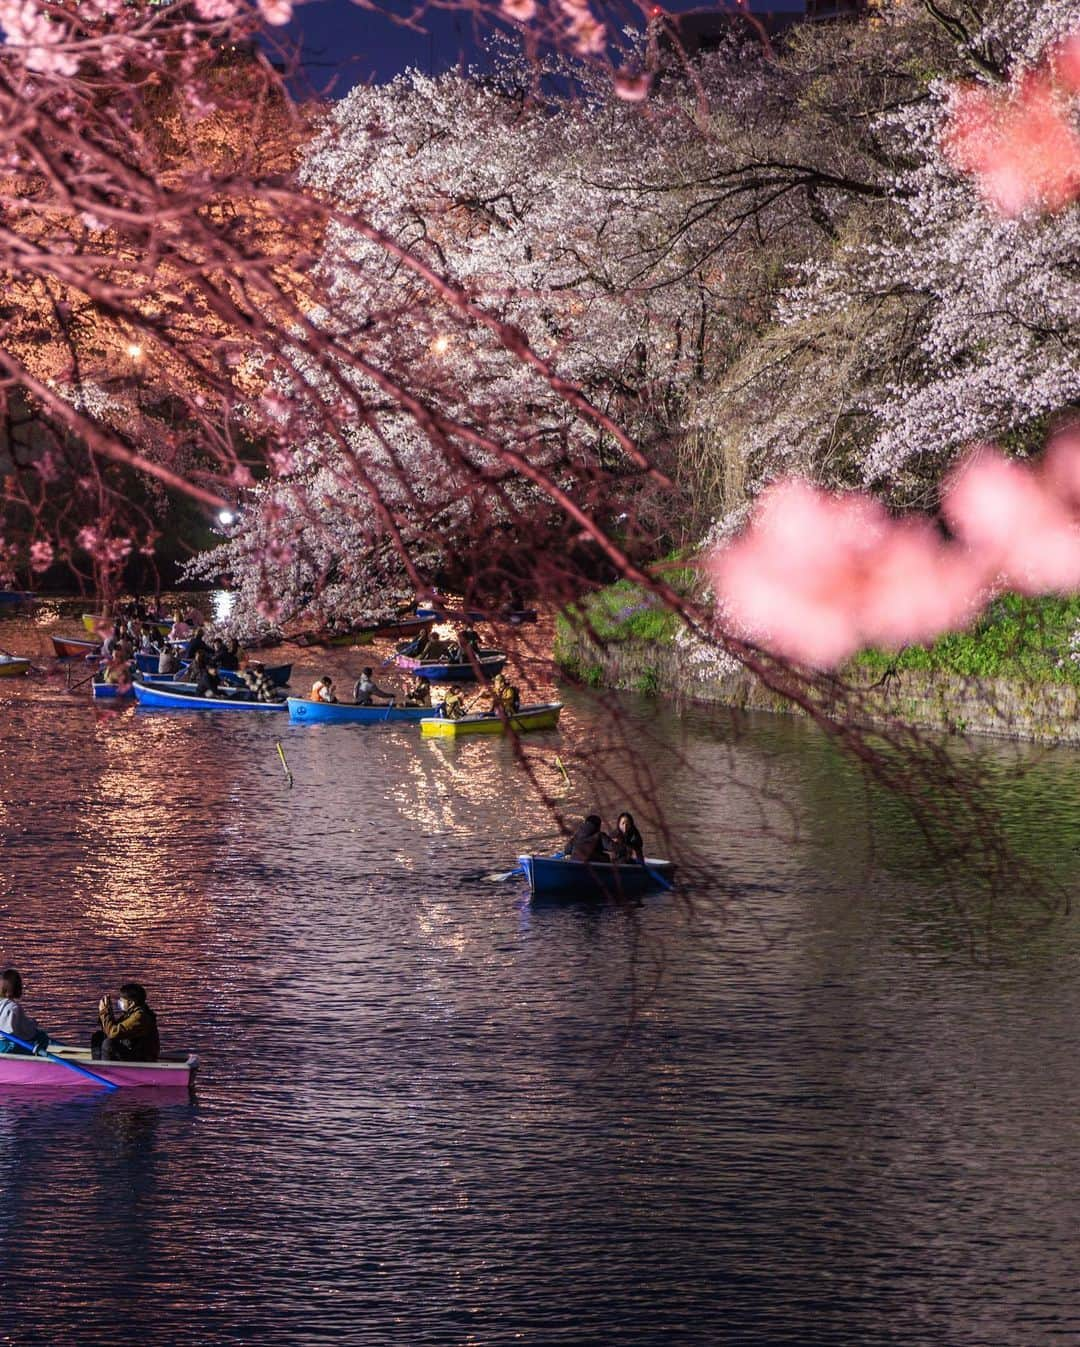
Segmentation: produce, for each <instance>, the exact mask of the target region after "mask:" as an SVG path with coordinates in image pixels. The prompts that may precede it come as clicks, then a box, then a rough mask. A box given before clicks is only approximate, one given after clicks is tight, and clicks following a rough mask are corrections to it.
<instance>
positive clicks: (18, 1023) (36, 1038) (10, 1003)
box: [0, 968, 49, 1053]
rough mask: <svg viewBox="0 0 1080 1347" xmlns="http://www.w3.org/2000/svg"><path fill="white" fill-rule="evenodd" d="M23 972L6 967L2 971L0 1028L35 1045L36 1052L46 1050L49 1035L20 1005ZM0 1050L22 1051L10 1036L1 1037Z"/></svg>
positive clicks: (24, 1050) (23, 1050) (0, 981)
mask: <svg viewBox="0 0 1080 1347" xmlns="http://www.w3.org/2000/svg"><path fill="white" fill-rule="evenodd" d="M22 990H23V985H22V974H21V973H20V972H19V970H18V969H17V968H5V969H4V971H3V972H2V973H0V1029H2V1030H3V1031H4V1033H5V1034H14V1035H15V1037H16V1038H21V1039H23V1041H24V1042H26V1043H32V1044H33V1045H34V1051H35V1052H44V1051H45V1049H46V1048H47V1047H48V1046H49V1035H48V1034H47V1033H46V1032H45V1030H44V1029H43V1028H42V1027H41V1025H40V1024H38V1022H37V1020H35V1019H34V1018H33V1017H32V1016H30V1015H28V1014H27V1013H26V1011H25V1010H23V1008H22V1006H21V1005H19V998H20V997H21V996H22ZM0 1052H21V1053H25V1052H26V1049H25V1048H20V1047H19V1045H18V1044H17V1043H12V1041H11V1039H9V1038H2V1037H0Z"/></svg>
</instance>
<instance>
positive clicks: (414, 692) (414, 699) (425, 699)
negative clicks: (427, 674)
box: [405, 676, 431, 706]
mask: <svg viewBox="0 0 1080 1347" xmlns="http://www.w3.org/2000/svg"><path fill="white" fill-rule="evenodd" d="M405 705H406V706H430V705H431V684H430V683H429V682H428V681H427V679H426V678H420V677H419V676H417V677H416V678H414V679H413V681H412V684H411V685H410V687H409V688H408V690H407V691H406V693H405Z"/></svg>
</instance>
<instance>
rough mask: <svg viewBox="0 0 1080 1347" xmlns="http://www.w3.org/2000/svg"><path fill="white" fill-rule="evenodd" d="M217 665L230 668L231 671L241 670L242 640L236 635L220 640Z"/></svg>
mask: <svg viewBox="0 0 1080 1347" xmlns="http://www.w3.org/2000/svg"><path fill="white" fill-rule="evenodd" d="M217 666H218V668H219V669H228V670H229V672H230V673H236V672H237V671H238V670H239V668H240V642H239V641H238V640H237V639H236V637H235V636H234V637H232V639H231V640H228V641H218V643H217Z"/></svg>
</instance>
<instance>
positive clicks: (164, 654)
mask: <svg viewBox="0 0 1080 1347" xmlns="http://www.w3.org/2000/svg"><path fill="white" fill-rule="evenodd" d="M179 667H180V661H179V660H178V659H177V657H176V651H175V650H174V649H173V647H172V646H171V645H166V644H165V642H164V641H163V642H162V643H161V649H160V650H159V651H158V658H157V671H158V673H159V674H174V673H176V671H177V669H179Z"/></svg>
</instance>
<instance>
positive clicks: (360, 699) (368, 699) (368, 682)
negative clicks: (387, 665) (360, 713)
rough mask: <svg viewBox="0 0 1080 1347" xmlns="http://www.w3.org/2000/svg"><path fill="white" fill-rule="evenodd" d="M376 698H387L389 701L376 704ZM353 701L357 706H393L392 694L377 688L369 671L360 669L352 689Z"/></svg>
mask: <svg viewBox="0 0 1080 1347" xmlns="http://www.w3.org/2000/svg"><path fill="white" fill-rule="evenodd" d="M376 697H387V698H389V701H386V702H377V701H376V700H375V698H376ZM353 701H354V702H355V703H356V704H357V706H393V705H394V693H392V692H387V690H386V689H385V688H381V687H379V685H378V684H377V683H376V682H375V680H374V678H373V677H372V671H371V670H370V669H362V670H361V671H360V677H359V678H358V679H357V680H356V683H355V685H354V687H353Z"/></svg>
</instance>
